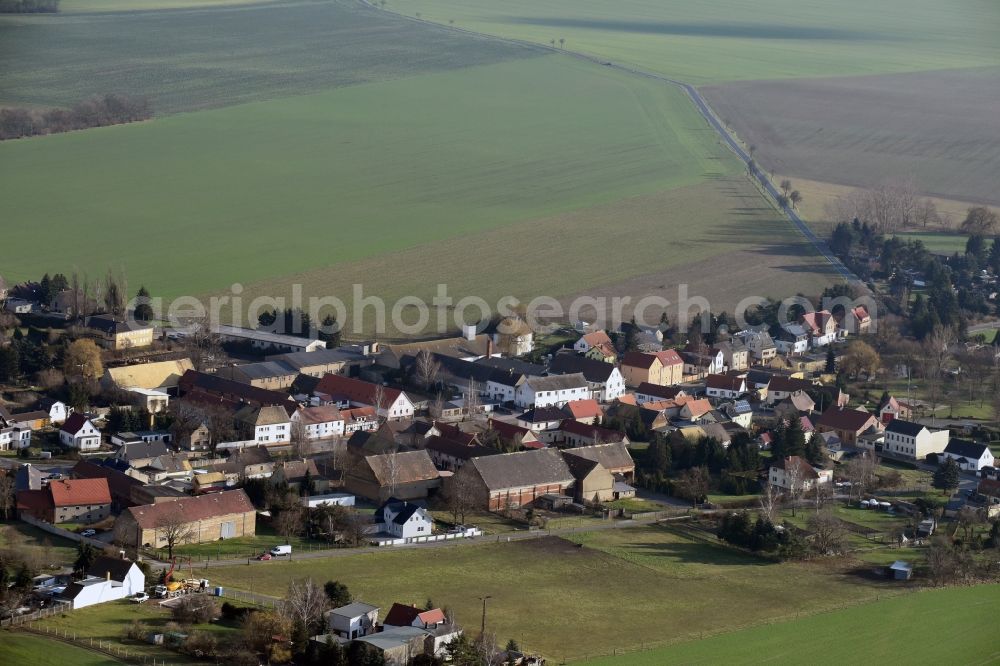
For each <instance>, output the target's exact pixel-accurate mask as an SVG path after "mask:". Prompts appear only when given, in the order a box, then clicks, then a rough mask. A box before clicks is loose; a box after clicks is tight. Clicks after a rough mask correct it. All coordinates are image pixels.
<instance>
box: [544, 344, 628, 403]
mask: <svg viewBox="0 0 1000 666" xmlns="http://www.w3.org/2000/svg"><path fill="white" fill-rule="evenodd" d="M549 372H550V373H551V374H554V375H565V374H573V373H580V374H582V375H583V376H584V377H585V378H586V380H587V382H589V384H590V389H591V395H590V396H588V397H591V398H593V399H595V400H598V401H600V402H611V401H612V400H615V399H616V398H618V397H619V396H621V395H623V394H624V393H625V379H624V378H623V377H622V373H621V372H620V371H619V370H618V368H616V367H615V366H614V365H613V364H611V363H605V362H604V361H595V360H594V359H591V358H585V357H583V356H577V355H576V354H572V353H565V352H563V353H560V354H556V355H555V356H554V357H553V358H552V361H551V362H550V363H549Z"/></svg>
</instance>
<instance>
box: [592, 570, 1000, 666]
mask: <svg viewBox="0 0 1000 666" xmlns="http://www.w3.org/2000/svg"><path fill="white" fill-rule="evenodd" d="M997 612H1000V586H997V585H980V586H977V587H962V588H951V589H943V590H924V591H920V592H915V593H913V594H907V595H904V596H900V597H896V598H892V599H883V600H881V601H878V602H876V603H871V604H866V605H864V606H858V607H855V608H849V609H845V610H838V611H833V612H831V613H823V614H820V615H813V616H812V617H807V618H802V619H798V620H791V621H788V622H781V623H776V624H771V625H767V626H762V627H754V628H751V629H745V630H743V631H737V632H733V633H729V634H724V635H721V636H713V637H711V638H707V639H705V640H702V641H696V642H689V643H681V644H678V645H673V646H670V647H665V648H661V649H659V650H652V651H649V652H637V653H630V654H628V655H623V656H618V657H606V658H602V659H594V660H592V661H587V662H586V663H587V664H588V665H589V666H619V665H624V664H629V665H630V666H632V665H634V666H653V665H654V664H657V665H658V664H764V663H766V664H801V663H803V662H804V661H808V662H809V663H811V664H892V663H902V662H905V663H907V664H987V663H995V662H996V661H997V660H1000V648H998V643H997V640H996V632H995V631H993V630H991V629H990V628H989V626H990V624H989V619H988V618H991V617H994V616H995V615H996V614H997ZM929 627H933V631H934V633H935V634H936V635H938V636H940V639H933V638H929V637H928V628H929ZM806 655H808V656H806Z"/></svg>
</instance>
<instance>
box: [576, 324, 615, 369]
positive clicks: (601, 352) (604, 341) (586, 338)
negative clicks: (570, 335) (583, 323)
mask: <svg viewBox="0 0 1000 666" xmlns="http://www.w3.org/2000/svg"><path fill="white" fill-rule="evenodd" d="M573 350H574V351H575V352H577V353H578V354H583V355H584V356H586V357H587V358H593V359H595V360H598V361H601V362H602V363H614V362H615V359H616V358H617V353H616V352H615V345H614V343H613V342H612V341H611V337H610V336H609V335H608V333H607V331H604V330H603V329H602V330H600V331H592V332H590V333H585V334H584V335H582V336H581V337H580V339H579V340H577V341H576V342H575V343H574V344H573ZM595 350H596V351H595Z"/></svg>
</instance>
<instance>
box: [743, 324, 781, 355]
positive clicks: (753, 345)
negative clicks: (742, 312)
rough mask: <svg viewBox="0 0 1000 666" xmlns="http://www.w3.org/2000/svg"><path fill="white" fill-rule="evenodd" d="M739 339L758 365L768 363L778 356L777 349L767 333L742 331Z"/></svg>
mask: <svg viewBox="0 0 1000 666" xmlns="http://www.w3.org/2000/svg"><path fill="white" fill-rule="evenodd" d="M739 337H741V338H742V339H743V344H745V345H746V346H747V349H748V350H750V354H751V355H752V356H753V357H754V359H755V360H757V361H758V362H759V363H769V362H770V361H771V360H773V359H774V357H775V356H777V355H778V348H777V346H775V344H774V340H773V339H772V338H771V336H770V335H769V334H768V333H767V331H743V332H742V333H740V334H739Z"/></svg>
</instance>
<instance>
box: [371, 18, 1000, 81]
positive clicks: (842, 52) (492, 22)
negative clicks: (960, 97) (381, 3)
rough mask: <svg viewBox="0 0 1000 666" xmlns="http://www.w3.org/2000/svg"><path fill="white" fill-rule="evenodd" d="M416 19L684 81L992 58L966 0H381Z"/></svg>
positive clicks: (991, 26) (984, 21)
mask: <svg viewBox="0 0 1000 666" xmlns="http://www.w3.org/2000/svg"><path fill="white" fill-rule="evenodd" d="M386 8H387V9H390V10H392V11H395V12H399V13H401V14H405V15H407V16H415V15H416V13H417V12H420V15H421V18H423V19H424V20H427V21H435V22H438V23H442V24H445V23H448V22H449V21H454V25H455V26H456V27H460V28H466V29H469V30H475V31H480V32H484V33H488V34H496V35H501V36H504V37H512V38H518V39H524V40H529V41H533V42H536V43H540V44H550V42H551V41H552V40H556V45H557V46H558V45H559V41H558V40H560V39H564V40H565V43H564V46H565V48H566V49H572V50H574V51H582V52H584V53H588V54H591V55H594V56H597V57H600V58H606V59H608V60H612V61H614V62H616V63H622V64H626V63H631V64H634V65H637V66H639V67H641V68H643V69H647V70H650V71H655V72H659V73H661V74H666V75H668V76H672V77H676V78H679V79H682V80H684V81H686V82H687V83H691V84H694V85H703V84H707V83H719V82H723V81H736V80H755V79H778V78H788V77H803V76H833V75H848V74H878V73H892V72H909V71H920V70H938V69H950V68H958V67H978V66H989V65H996V64H998V63H1000V45H998V43H997V40H996V39H995V36H996V35H995V26H996V18H997V14H996V6H995V4H993V3H984V2H978V1H976V0H957V1H956V2H949V3H947V4H942V3H939V2H935V0H885V1H883V2H878V3H871V2H865V1H864V0H844V1H843V2H837V3H831V2H827V1H826V0H804V1H802V2H791V1H790V0H760V1H759V2H745V1H744V0H715V1H713V2H697V3H695V2H690V1H688V0H617V1H616V2H608V1H607V0H504V1H503V2H499V1H498V0H388V2H387V4H386Z"/></svg>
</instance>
